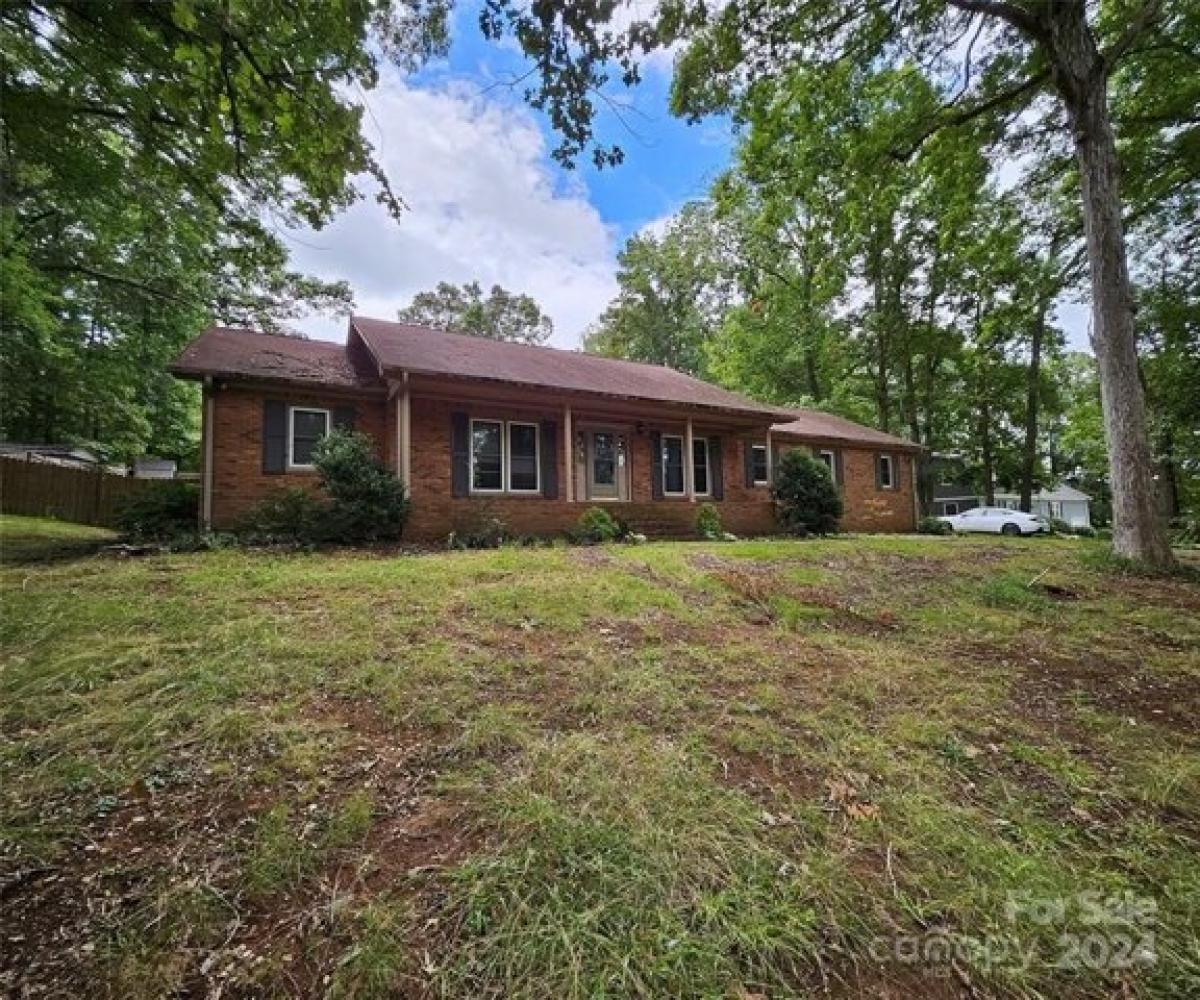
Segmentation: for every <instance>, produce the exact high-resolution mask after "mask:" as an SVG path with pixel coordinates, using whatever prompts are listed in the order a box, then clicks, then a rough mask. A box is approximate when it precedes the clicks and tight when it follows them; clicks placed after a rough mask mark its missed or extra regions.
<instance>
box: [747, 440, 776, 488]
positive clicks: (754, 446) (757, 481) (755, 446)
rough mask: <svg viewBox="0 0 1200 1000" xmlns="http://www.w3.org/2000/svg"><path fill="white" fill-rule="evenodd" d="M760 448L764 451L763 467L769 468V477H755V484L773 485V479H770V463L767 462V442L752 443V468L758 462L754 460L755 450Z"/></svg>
mask: <svg viewBox="0 0 1200 1000" xmlns="http://www.w3.org/2000/svg"><path fill="white" fill-rule="evenodd" d="M760 450H761V451H762V453H763V468H764V469H766V470H767V478H766V479H755V480H754V485H755V486H770V485H771V479H770V475H771V472H770V468H769V463H768V462H767V446H766V445H765V444H751V445H750V468H751V469H753V468H754V466H755V465H756V463H755V461H754V452H756V451H760Z"/></svg>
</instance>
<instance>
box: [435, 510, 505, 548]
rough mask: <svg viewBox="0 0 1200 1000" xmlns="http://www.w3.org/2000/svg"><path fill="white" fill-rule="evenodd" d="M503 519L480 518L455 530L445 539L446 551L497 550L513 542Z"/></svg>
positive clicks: (492, 517) (493, 517)
mask: <svg viewBox="0 0 1200 1000" xmlns="http://www.w3.org/2000/svg"><path fill="white" fill-rule="evenodd" d="M513 540H514V538H513V535H512V533H511V532H510V531H509V530H508V525H507V524H505V522H504V519H503V518H500V517H495V516H486V517H480V518H477V519H476V520H474V521H473V522H472V523H471V524H468V525H463V526H459V527H457V528H455V529H454V530H453V531H451V532H450V534H449V536H448V537H447V538H446V548H448V549H498V548H500V546H501V545H504V544H505V543H506V542H509V541H513Z"/></svg>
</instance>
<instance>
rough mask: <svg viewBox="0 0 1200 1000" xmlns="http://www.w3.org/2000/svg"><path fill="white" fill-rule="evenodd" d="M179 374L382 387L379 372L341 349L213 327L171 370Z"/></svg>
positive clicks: (194, 342)
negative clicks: (358, 362) (356, 361)
mask: <svg viewBox="0 0 1200 1000" xmlns="http://www.w3.org/2000/svg"><path fill="white" fill-rule="evenodd" d="M171 371H173V372H174V373H175V374H176V375H182V376H184V377H187V378H198V377H203V376H206V375H212V376H226V377H230V376H232V377H242V378H260V379H269V380H272V381H274V380H279V381H284V382H292V383H296V384H299V385H314V386H318V385H319V386H330V387H333V388H342V389H367V388H378V387H379V386H380V385H381V383H380V381H379V378H378V376H377V375H376V373H375V372H374V371H373V370H371V369H370V368H368V367H367V366H366V365H363V364H355V363H354V361H353V360H352V359H351V357H350V355H349V354H348V352H347V351H346V348H345V346H344V345H342V344H333V343H330V342H329V341H327V340H301V339H300V338H298V337H281V336H277V335H274V334H268V333H257V332H255V331H253V330H237V329H230V328H228V327H223V326H213V327H209V328H208V329H207V330H205V331H204V332H203V333H202V334H200V336H199V337H197V338H196V339H195V340H193V341H192V342H191V343H190V344H188V346H187V347H186V348H185V349H184V351H183V353H182V354H181V355H179V359H178V360H177V361H176V362H175V364H173V365H172V366H171Z"/></svg>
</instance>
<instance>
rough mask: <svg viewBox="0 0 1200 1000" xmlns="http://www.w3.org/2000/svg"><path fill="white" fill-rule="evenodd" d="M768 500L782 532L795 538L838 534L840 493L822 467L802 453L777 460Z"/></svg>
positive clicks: (840, 504) (825, 469) (790, 453)
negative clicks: (788, 533) (772, 504)
mask: <svg viewBox="0 0 1200 1000" xmlns="http://www.w3.org/2000/svg"><path fill="white" fill-rule="evenodd" d="M771 497H772V499H773V500H774V501H775V513H776V517H777V518H778V519H779V523H780V524H781V525H782V526H783V527H784V529H785V530H787V531H790V532H792V533H794V534H797V535H809V534H812V535H828V534H830V533H831V532H834V531H837V528H838V520H839V519H840V518H841V516H842V497H841V494H840V493H838V489H837V487H836V486H834V484H833V479H832V478H830V475H829V469H828V468H827V467H826V466H825V464H824V463H823V462H818V461H817V460H816V459H815V458H810V457H809V456H808V455H806V454H804V452H802V451H799V450H795V451H788V452H785V453H784V454H783V456H782V457H781V458H780V459H779V462H778V463H777V466H776V469H775V483H774V485H773V486H772V487H771Z"/></svg>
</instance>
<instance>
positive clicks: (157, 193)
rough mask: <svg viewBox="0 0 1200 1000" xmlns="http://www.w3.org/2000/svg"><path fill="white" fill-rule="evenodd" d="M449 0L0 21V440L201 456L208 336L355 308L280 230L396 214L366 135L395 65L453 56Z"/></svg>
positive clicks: (30, 15)
mask: <svg viewBox="0 0 1200 1000" xmlns="http://www.w3.org/2000/svg"><path fill="white" fill-rule="evenodd" d="M444 18H445V4H443V3H441V2H438V0H360V2H355V3H351V4H331V3H327V2H325V0H298V2H296V3H291V4H287V5H274V4H269V5H268V4H258V3H243V2H237V0H232V2H222V3H218V2H215V0H177V2H175V3H170V4H167V3H157V2H132V3H131V2H125V0H120V2H118V0H86V2H60V0H55V2H34V0H17V2H13V3H6V4H5V5H4V7H3V10H2V11H0V45H2V48H3V52H4V60H3V69H2V73H3V77H2V85H3V101H0V123H2V125H3V140H4V141H3V143H2V144H0V185H2V190H0V195H2V196H3V197H2V201H0V246H2V251H3V253H2V258H0V269H2V270H0V291H2V293H3V301H4V309H3V311H2V312H0V333H2V334H3V336H2V338H0V341H2V345H0V376H2V377H3V381H4V385H5V405H4V408H3V413H2V415H0V434H2V435H3V436H5V437H8V438H14V439H32V440H75V441H80V440H82V441H88V442H93V443H95V444H97V445H98V446H99V447H100V450H101V451H102V452H105V453H107V454H108V455H109V456H110V457H114V458H115V457H130V456H132V455H135V454H138V453H140V452H142V451H144V450H153V451H157V452H159V453H162V454H168V455H176V456H180V457H183V456H186V453H187V452H188V450H189V448H190V447H191V445H192V442H194V439H195V427H194V421H195V411H196V407H195V405H194V393H195V390H194V389H193V388H191V387H188V386H182V385H179V384H177V383H175V382H174V381H173V380H172V379H171V378H170V377H169V376H168V375H167V374H166V365H167V363H168V361H169V360H170V359H171V358H172V357H173V356H174V355H175V354H176V353H177V352H178V351H179V349H180V348H181V347H182V345H183V344H184V343H185V342H186V340H187V339H188V338H189V337H191V336H194V335H195V333H196V331H197V330H198V329H199V328H200V327H201V326H203V325H204V324H205V323H207V322H211V321H220V322H224V323H228V324H253V325H255V326H257V327H259V328H263V329H267V330H276V329H279V328H281V326H282V325H283V324H285V323H286V322H287V321H288V320H289V319H291V318H293V317H295V316H296V315H298V314H299V313H301V312H303V311H307V310H311V309H320V310H334V311H347V310H349V308H350V305H351V296H350V290H349V288H348V287H347V286H346V285H345V284H344V283H340V282H334V283H327V282H321V281H317V280H314V279H312V278H308V277H306V276H304V275H302V274H299V273H296V272H295V271H294V270H292V269H291V268H289V267H288V255H287V249H286V247H285V245H284V244H283V242H282V241H281V239H280V237H279V235H278V228H279V227H280V226H281V225H293V224H301V223H302V224H307V225H309V226H316V227H319V226H321V225H323V224H324V223H325V222H327V221H328V220H329V219H331V218H332V217H333V215H334V214H335V213H337V212H338V211H340V210H342V209H343V208H345V207H346V206H347V205H348V204H350V203H351V202H352V201H353V200H354V199H356V198H358V197H361V194H360V187H359V185H358V184H357V183H356V178H357V177H359V176H361V175H365V176H368V177H371V178H373V181H372V184H373V186H374V190H375V192H376V196H377V197H378V198H379V199H380V201H382V202H383V203H384V204H385V205H386V206H387V208H388V210H389V211H390V212H392V213H393V214H394V215H398V214H399V213H400V212H401V211H402V209H403V203H402V200H401V198H400V196H399V194H398V193H397V192H394V191H393V190H392V189H391V187H390V185H389V184H388V182H387V179H386V177H385V176H384V174H383V171H382V170H381V168H380V167H379V165H378V161H377V160H376V159H375V157H374V154H373V151H372V150H371V147H370V145H369V143H368V142H367V141H366V140H365V139H364V138H363V135H362V132H361V129H360V118H361V115H362V108H361V106H360V105H359V104H358V103H357V102H356V101H355V100H354V99H353V93H354V91H355V89H356V88H359V87H364V88H365V87H370V86H373V85H374V83H375V82H376V80H377V78H378V72H379V65H380V62H381V61H382V60H385V59H388V60H395V61H398V62H401V63H403V64H405V65H411V64H413V63H414V62H415V61H419V60H420V59H422V58H424V57H425V56H427V55H429V54H431V53H432V52H435V51H439V50H440V48H441V47H442V46H443V45H444V40H445V36H444Z"/></svg>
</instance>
